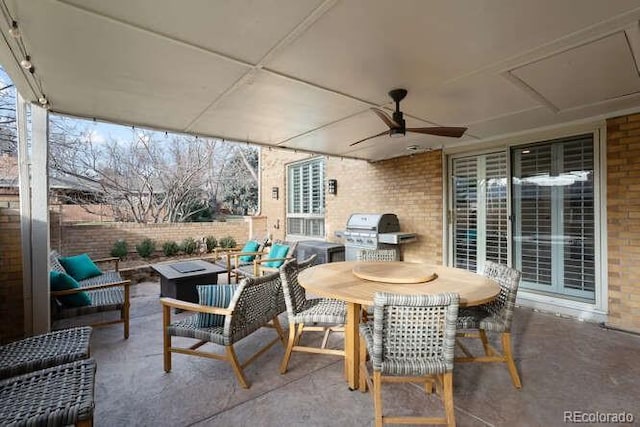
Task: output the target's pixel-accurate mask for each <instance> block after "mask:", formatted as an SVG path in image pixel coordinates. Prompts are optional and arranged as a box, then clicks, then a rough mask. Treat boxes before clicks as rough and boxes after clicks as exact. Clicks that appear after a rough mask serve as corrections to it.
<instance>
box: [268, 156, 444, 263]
mask: <svg viewBox="0 0 640 427" xmlns="http://www.w3.org/2000/svg"><path fill="white" fill-rule="evenodd" d="M308 157H309V155H303V154H296V153H291V152H285V151H277V150H263V151H262V159H261V161H262V189H261V190H262V195H263V197H262V200H263V202H262V214H263V215H265V216H267V218H268V223H269V230H270V231H271V232H272V233H273V234H274V236H276V235H277V236H278V237H279V238H284V235H285V231H286V230H285V218H286V216H285V213H286V211H285V200H286V198H285V194H286V186H285V181H286V176H285V174H286V172H285V165H286V164H287V163H290V162H292V161H297V160H301V159H305V158H308ZM326 176H327V179H336V180H337V182H338V191H337V194H336V195H329V194H327V196H326V198H327V199H326V216H325V227H326V235H327V240H329V241H338V239H337V238H335V237H334V232H335V231H336V230H341V229H344V227H345V224H346V222H347V220H348V218H349V215H350V214H351V213H354V212H364V213H369V212H371V213H395V214H396V215H398V218H399V220H400V227H401V230H402V231H410V232H415V233H417V234H418V241H417V242H415V243H410V244H407V245H404V246H403V248H404V251H403V255H404V259H405V260H408V261H419V260H421V261H429V262H435V263H441V262H442V152H441V151H433V152H430V153H422V154H416V155H413V156H409V157H401V158H397V159H391V160H386V161H382V162H377V163H368V162H365V161H360V160H349V159H339V158H327V159H326ZM273 186H278V187H280V198H279V200H273V199H272V198H271V187H273ZM278 220H279V223H280V228H279V229H274V228H273V227H274V225H276V224H277V222H278Z"/></svg>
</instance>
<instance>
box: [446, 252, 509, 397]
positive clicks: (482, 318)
mask: <svg viewBox="0 0 640 427" xmlns="http://www.w3.org/2000/svg"><path fill="white" fill-rule="evenodd" d="M483 275H484V276H486V277H489V278H491V279H494V280H495V281H497V282H498V283H499V284H500V293H499V294H498V296H497V297H496V299H495V300H493V301H491V302H490V303H487V304H484V305H481V306H478V307H468V308H462V309H460V315H459V316H458V330H460V331H462V332H458V338H480V340H481V341H482V346H483V348H484V353H485V355H484V356H473V354H472V353H471V352H470V351H469V350H468V349H467V348H466V347H465V346H464V345H463V344H462V343H461V342H460V340H458V341H457V344H458V347H460V349H461V350H462V352H463V353H464V357H456V363H459V362H460V363H465V362H502V363H506V364H507V367H508V369H509V374H510V375H511V380H512V382H513V385H514V386H515V387H516V388H521V387H522V383H521V382H520V376H519V375H518V369H517V368H516V364H515V361H514V360H513V352H512V349H511V322H512V320H513V311H514V307H515V303H516V295H517V293H518V285H519V283H520V275H521V274H520V272H519V271H518V270H516V269H514V268H511V267H508V266H506V265H504V264H497V263H495V262H492V261H486V262H485V266H484V272H483ZM487 331H488V332H498V333H500V334H501V340H502V353H500V352H499V351H497V350H496V349H495V348H494V347H493V346H492V345H491V344H489V341H488V339H487Z"/></svg>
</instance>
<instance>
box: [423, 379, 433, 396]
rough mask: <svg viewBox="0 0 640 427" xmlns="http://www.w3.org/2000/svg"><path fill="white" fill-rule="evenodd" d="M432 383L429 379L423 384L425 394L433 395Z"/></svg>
mask: <svg viewBox="0 0 640 427" xmlns="http://www.w3.org/2000/svg"><path fill="white" fill-rule="evenodd" d="M433 386H434V382H433V380H431V379H428V380H426V381H425V382H424V391H425V393H427V394H431V393H433Z"/></svg>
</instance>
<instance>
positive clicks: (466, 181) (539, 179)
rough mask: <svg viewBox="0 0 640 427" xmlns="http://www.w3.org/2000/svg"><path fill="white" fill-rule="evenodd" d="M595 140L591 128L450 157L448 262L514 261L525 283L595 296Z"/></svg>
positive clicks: (478, 265)
mask: <svg viewBox="0 0 640 427" xmlns="http://www.w3.org/2000/svg"><path fill="white" fill-rule="evenodd" d="M594 145H595V143H594V136H593V134H591V133H590V134H585V135H579V136H575V137H571V138H562V139H557V140H552V141H547V142H541V143H535V144H530V145H526V146H517V147H511V148H510V149H509V150H510V151H509V152H510V156H509V155H508V154H507V153H508V152H507V151H501V152H495V153H489V154H477V155H471V156H456V157H453V158H451V160H450V164H449V166H450V169H449V170H450V171H451V187H450V188H451V193H450V197H449V218H450V223H449V224H450V242H451V244H450V247H449V248H450V249H449V257H450V260H451V261H450V264H451V265H453V266H455V267H458V268H464V269H467V270H471V271H482V269H483V265H484V262H485V261H486V260H492V261H495V262H498V263H503V264H509V265H513V266H514V267H516V268H517V269H518V270H520V271H521V272H522V282H521V285H520V286H521V288H526V289H529V290H532V291H535V292H538V293H544V294H549V295H553V296H559V297H562V298H569V299H574V300H578V301H582V302H589V303H591V302H594V301H595V290H596V263H595V251H596V247H595V241H596V234H597V224H596V221H595V218H596V216H595V214H596V210H595V207H596V206H599V205H598V204H597V203H595V201H596V199H597V191H596V190H597V189H596V188H595V186H594V184H595V182H596V181H595V179H594V175H595V170H594V158H595V156H594V152H595V151H594ZM509 189H510V191H508V190H509ZM509 207H510V209H509Z"/></svg>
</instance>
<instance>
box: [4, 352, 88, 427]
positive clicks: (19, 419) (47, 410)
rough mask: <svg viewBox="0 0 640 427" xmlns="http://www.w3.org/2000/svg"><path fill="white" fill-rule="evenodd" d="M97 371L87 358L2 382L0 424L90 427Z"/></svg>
mask: <svg viewBox="0 0 640 427" xmlns="http://www.w3.org/2000/svg"><path fill="white" fill-rule="evenodd" d="M95 372H96V363H95V361H94V360H93V359H84V360H79V361H76V362H72V363H67V364H64V365H58V366H54V367H52V368H47V369H42V370H40V371H35V372H31V373H29V374H25V375H20V376H17V377H13V378H8V379H6V380H2V381H0V425H3V426H48V427H54V426H66V425H70V424H72V425H73V424H75V425H76V426H91V425H92V424H93V408H94V402H93V393H94V385H95Z"/></svg>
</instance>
